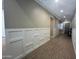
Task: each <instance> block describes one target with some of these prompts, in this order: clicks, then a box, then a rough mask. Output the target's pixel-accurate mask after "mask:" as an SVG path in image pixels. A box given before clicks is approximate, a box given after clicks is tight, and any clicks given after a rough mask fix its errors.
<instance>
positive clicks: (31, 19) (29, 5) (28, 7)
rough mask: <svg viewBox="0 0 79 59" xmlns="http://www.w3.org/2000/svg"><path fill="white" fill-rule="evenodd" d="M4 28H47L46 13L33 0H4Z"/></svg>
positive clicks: (47, 16)
mask: <svg viewBox="0 0 79 59" xmlns="http://www.w3.org/2000/svg"><path fill="white" fill-rule="evenodd" d="M4 13H5V27H6V28H47V27H49V25H50V23H49V22H50V20H49V15H48V13H47V12H46V11H45V10H44V9H43V8H41V7H40V6H39V5H38V4H37V3H36V2H35V1H33V0H5V1H4Z"/></svg>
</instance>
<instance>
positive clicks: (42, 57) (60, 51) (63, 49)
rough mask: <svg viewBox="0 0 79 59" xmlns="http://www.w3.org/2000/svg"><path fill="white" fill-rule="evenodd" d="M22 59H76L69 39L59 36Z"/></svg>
mask: <svg viewBox="0 0 79 59" xmlns="http://www.w3.org/2000/svg"><path fill="white" fill-rule="evenodd" d="M23 59H76V56H75V52H74V48H73V44H72V40H71V38H69V37H67V36H65V35H60V36H58V37H56V38H54V39H52V38H51V40H50V41H49V42H47V43H45V44H44V45H42V46H40V47H39V48H37V49H36V50H34V51H33V52H31V53H29V54H28V55H27V56H25V57H24V58H23Z"/></svg>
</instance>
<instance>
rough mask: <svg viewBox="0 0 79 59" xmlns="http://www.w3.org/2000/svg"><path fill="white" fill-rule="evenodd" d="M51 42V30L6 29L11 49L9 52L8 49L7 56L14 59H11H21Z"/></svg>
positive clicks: (7, 40) (8, 45) (8, 44)
mask: <svg viewBox="0 0 79 59" xmlns="http://www.w3.org/2000/svg"><path fill="white" fill-rule="evenodd" d="M49 40H50V29H49V28H20V29H6V42H7V47H8V48H9V49H8V50H9V51H7V49H6V54H7V55H10V54H12V55H11V56H12V58H11V57H10V59H20V58H21V57H23V56H25V55H27V54H28V53H30V52H31V51H33V50H35V49H36V48H38V47H40V46H41V45H42V44H44V43H46V42H47V41H49ZM19 44H20V45H19ZM10 47H12V48H10ZM13 50H14V51H15V52H16V54H15V53H14V52H13ZM10 52H11V53H10ZM17 52H19V53H17ZM6 59H9V58H6Z"/></svg>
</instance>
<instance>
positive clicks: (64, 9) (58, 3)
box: [35, 0, 76, 20]
mask: <svg viewBox="0 0 79 59" xmlns="http://www.w3.org/2000/svg"><path fill="white" fill-rule="evenodd" d="M35 1H36V2H37V3H39V4H40V5H41V6H43V7H44V8H46V9H47V10H48V11H49V12H50V13H52V14H53V15H54V14H55V15H56V16H57V17H59V18H62V19H63V18H66V19H68V20H71V19H72V17H73V15H74V14H75V8H76V7H75V6H76V1H75V0H35Z"/></svg>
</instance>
